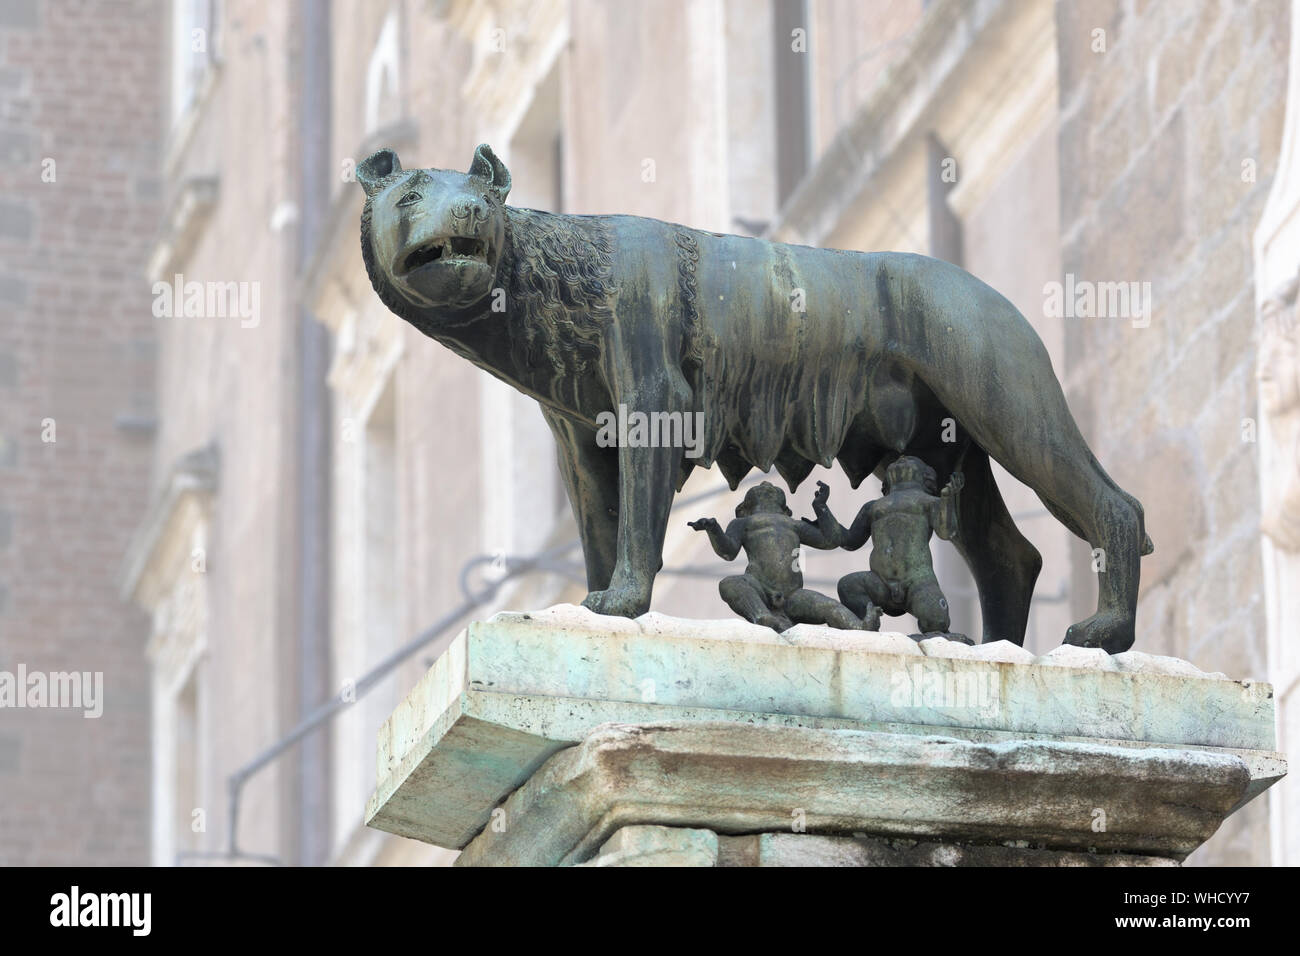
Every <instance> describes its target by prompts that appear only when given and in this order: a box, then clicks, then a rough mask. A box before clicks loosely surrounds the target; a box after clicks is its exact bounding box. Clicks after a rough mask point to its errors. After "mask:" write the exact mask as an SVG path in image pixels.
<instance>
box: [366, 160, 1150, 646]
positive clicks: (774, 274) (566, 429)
mask: <svg viewBox="0 0 1300 956" xmlns="http://www.w3.org/2000/svg"><path fill="white" fill-rule="evenodd" d="M357 180H358V182H360V184H361V186H362V187H363V188H364V189H365V193H366V200H365V208H364V211H363V212H362V216H361V251H362V256H363V257H364V260H365V264H366V269H367V271H368V273H369V276H370V281H371V283H372V285H373V286H374V289H375V291H376V293H378V295H379V297H380V299H381V300H382V301H383V302H384V304H385V305H386V306H388V308H389V309H391V310H392V311H393V312H395V313H396V314H397V315H399V316H400V317H402V318H403V319H405V320H406V321H408V322H410V323H411V324H412V325H414V326H415V327H416V328H418V329H419V330H420V331H421V332H423V333H424V334H426V335H428V336H430V337H432V338H434V339H437V340H438V341H439V342H441V343H442V344H443V345H445V346H447V347H448V348H450V349H451V350H452V351H454V352H456V353H457V354H459V355H461V356H463V357H464V358H467V359H469V360H470V361H471V362H473V363H474V364H476V365H478V366H479V367H480V368H483V369H486V370H487V371H488V372H490V373H491V374H493V375H495V376H496V377H497V378H500V379H502V380H504V381H506V382H509V383H510V384H511V385H513V386H514V387H515V388H517V389H519V390H520V391H521V392H523V393H524V394H526V395H530V396H531V397H533V398H535V399H536V400H537V402H538V403H539V404H540V405H541V408H542V413H543V415H544V416H545V418H546V421H547V422H548V424H549V425H550V427H551V430H552V432H554V434H555V439H556V441H557V443H558V450H559V461H560V468H561V471H562V472H563V476H564V482H565V485H566V487H567V489H568V494H569V500H570V502H571V503H572V505H573V510H574V513H575V516H576V518H577V522H578V528H579V532H580V534H581V537H582V546H583V553H584V556H585V559H586V566H587V584H588V587H589V588H590V592H591V593H589V594H588V595H587V598H586V600H585V602H584V603H585V604H586V605H587V607H589V608H591V609H592V610H595V611H598V612H600V613H603V614H618V615H624V616H636V615H639V614H642V613H644V612H645V611H646V610H648V609H649V606H650V592H651V588H652V587H653V584H654V577H655V574H656V573H657V572H658V571H659V569H660V567H661V566H662V556H661V555H662V550H663V541H664V531H665V528H666V526H667V522H668V512H669V509H670V507H671V505H672V500H673V495H674V493H675V491H676V490H677V489H680V488H681V486H682V484H683V482H684V481H685V479H686V477H687V475H688V474H689V472H690V470H691V469H692V468H694V467H696V466H701V467H708V466H709V465H711V464H714V463H716V464H717V465H718V467H719V469H720V470H721V471H722V473H723V475H724V476H725V477H726V479H727V481H728V482H729V483H730V484H731V486H732V487H733V488H734V487H736V485H737V483H738V482H739V481H740V480H741V478H743V477H744V476H745V474H746V473H747V472H748V471H749V470H750V469H751V468H758V469H759V470H761V471H768V470H769V469H770V468H771V467H772V466H773V465H775V466H776V469H777V471H778V472H779V473H780V474H781V476H782V477H783V478H784V479H785V481H786V483H787V484H788V485H789V486H790V488H791V490H792V491H793V490H794V489H796V488H797V487H798V485H799V483H800V482H801V481H802V480H803V479H804V478H806V477H807V476H808V474H809V473H810V472H811V471H812V469H813V468H814V466H816V465H822V466H824V467H828V468H829V467H831V465H832V463H833V462H834V461H839V463H840V465H841V467H842V468H843V469H844V471H845V473H846V474H847V475H848V477H849V479H850V480H851V481H852V483H853V485H854V486H855V487H856V486H857V485H858V484H859V483H860V482H861V481H862V480H863V479H864V478H865V477H866V476H867V475H869V474H872V473H873V472H875V473H877V474H883V472H884V469H885V468H886V467H888V465H889V464H890V463H891V462H893V461H894V460H895V459H897V458H898V457H899V456H902V455H908V456H915V457H917V458H920V459H921V460H923V461H924V462H926V463H927V464H928V465H930V466H931V467H932V468H933V469H934V470H935V472H936V476H937V480H938V483H939V485H940V486H943V485H944V484H946V483H947V482H948V480H949V479H950V478H951V477H952V475H953V473H954V471H956V470H958V469H960V471H961V472H962V474H963V475H964V479H965V488H964V490H963V492H962V495H961V504H960V513H959V515H958V521H959V524H960V526H961V529H962V533H961V535H960V536H959V537H958V538H957V539H956V541H955V542H954V543H955V544H956V545H957V547H958V548H959V550H960V552H961V554H962V555H963V557H964V558H965V560H966V562H967V564H969V566H970V569H971V573H972V574H973V576H974V578H975V583H976V586H977V587H978V589H979V595H980V605H981V608H982V612H983V620H984V635H983V639H984V640H985V641H991V640H999V639H1003V638H1005V639H1008V640H1011V641H1014V642H1016V643H1022V642H1023V640H1024V634H1025V625H1026V621H1027V617H1028V612H1029V601H1030V597H1031V595H1032V593H1033V589H1034V581H1035V579H1036V578H1037V576H1038V572H1039V569H1040V567H1041V565H1042V559H1041V557H1040V556H1039V554H1038V551H1037V550H1036V549H1035V548H1034V547H1033V545H1031V544H1030V543H1029V542H1028V541H1027V540H1025V538H1024V537H1023V536H1022V535H1021V534H1020V532H1019V531H1018V530H1017V529H1016V526H1015V524H1014V522H1013V521H1012V520H1011V515H1010V514H1008V512H1007V509H1006V506H1005V505H1004V504H1003V501H1002V497H1001V495H1000V494H999V493H998V489H997V486H996V484H995V483H994V480H993V473H992V471H991V470H990V466H989V458H990V457H992V458H994V459H996V460H997V461H998V462H1000V463H1001V464H1002V465H1003V466H1004V467H1005V468H1006V469H1007V471H1009V472H1010V473H1011V474H1012V475H1014V476H1015V477H1016V478H1018V479H1019V480H1021V481H1023V482H1024V483H1025V484H1026V485H1028V486H1029V487H1030V488H1032V489H1033V490H1034V491H1035V492H1036V493H1037V494H1038V496H1039V498H1041V499H1042V501H1043V504H1044V505H1045V506H1046V507H1047V509H1048V510H1049V511H1050V512H1051V513H1052V514H1053V515H1055V516H1056V518H1057V519H1058V520H1059V521H1061V522H1062V523H1063V524H1064V525H1065V526H1066V527H1067V528H1069V529H1070V531H1072V532H1073V533H1074V534H1076V535H1078V536H1079V537H1081V538H1083V539H1085V540H1086V541H1088V542H1089V543H1090V544H1091V545H1092V546H1093V547H1094V548H1100V549H1102V550H1103V551H1104V553H1105V559H1106V560H1105V569H1106V570H1105V572H1104V573H1102V574H1099V575H1098V591H1099V594H1098V602H1097V612H1096V613H1095V614H1093V615H1092V616H1091V617H1089V618H1087V619H1086V620H1083V621H1080V622H1079V623H1077V624H1074V625H1073V626H1072V627H1071V628H1070V629H1069V630H1068V632H1067V633H1066V637H1065V639H1066V641H1067V642H1069V643H1073V644H1081V645H1084V646H1087V647H1103V648H1105V649H1106V650H1108V651H1111V652H1112V653H1116V652H1119V651H1122V650H1125V649H1126V648H1128V647H1129V646H1131V645H1132V643H1133V637H1134V632H1133V623H1134V622H1133V619H1134V613H1135V610H1136V605H1137V593H1138V562H1139V556H1140V555H1141V554H1143V553H1146V552H1148V551H1149V550H1150V547H1151V545H1150V540H1149V539H1148V538H1147V537H1146V534H1145V531H1144V528H1143V516H1142V507H1141V505H1140V504H1139V503H1138V502H1137V500H1136V499H1134V498H1133V497H1132V496H1131V495H1128V494H1126V493H1125V492H1124V491H1123V490H1122V489H1121V488H1120V487H1119V486H1118V485H1116V484H1115V482H1114V481H1112V480H1111V478H1110V477H1109V476H1108V475H1107V474H1106V472H1105V471H1104V470H1103V469H1102V467H1101V465H1100V464H1098V463H1097V459H1096V458H1095V457H1094V456H1093V454H1092V452H1091V450H1090V449H1089V448H1088V445H1087V443H1086V442H1085V441H1084V439H1083V436H1082V435H1081V434H1080V433H1079V429H1078V426H1077V425H1076V424H1075V422H1074V419H1073V417H1072V416H1071V415H1070V410H1069V408H1068V407H1067V405H1066V402H1065V396H1064V394H1063V393H1062V392H1061V386H1060V384H1059V383H1058V382H1057V380H1056V376H1055V374H1053V372H1052V365H1051V362H1050V361H1049V359H1048V356H1047V351H1046V349H1045V348H1044V347H1043V343H1042V342H1041V341H1040V339H1039V338H1038V336H1037V334H1036V333H1035V332H1034V330H1033V329H1032V328H1031V327H1030V325H1029V323H1028V322H1027V321H1026V320H1025V318H1024V317H1023V316H1022V315H1021V314H1020V313H1019V312H1018V311H1016V309H1015V307H1014V306H1012V305H1011V303H1010V302H1008V301H1007V300H1006V299H1005V298H1003V297H1002V296H1001V295H999V294H998V293H997V292H995V291H994V290H993V289H991V288H989V286H987V285H985V284H984V283H983V282H981V281H979V280H978V279H976V278H975V277H974V276H972V275H970V274H969V273H967V272H964V271H963V270H961V269H959V268H957V267H956V266H953V265H950V264H948V263H946V262H942V261H940V260H937V259H930V258H927V257H925V256H919V255H909V254H901V253H889V252H883V253H860V252H845V251H840V250H836V249H814V248H810V247H807V246H795V245H785V244H782V243H776V242H768V241H765V240H762V239H753V238H743V237H740V236H728V235H719V234H717V233H710V232H702V231H700V230H697V229H688V228H686V227H685V226H679V225H673V224H671V223H666V222H660V221H658V220H655V219H644V218H639V217H636V216H571V215H560V214H556V213H547V212H537V211H534V210H529V209H517V208H512V207H508V206H506V205H505V200H506V196H507V194H508V193H509V191H510V173H509V171H508V170H507V169H506V167H505V165H504V164H503V163H502V162H501V161H500V160H499V159H498V158H497V157H496V155H495V154H494V153H493V152H492V150H491V148H489V147H488V146H486V145H483V146H480V147H478V149H477V150H476V151H475V153H474V159H473V162H472V163H471V165H470V168H469V172H468V173H461V172H456V171H452V170H441V169H411V170H404V169H402V166H401V163H400V162H399V161H398V158H397V155H396V154H395V153H393V152H392V151H391V150H388V149H381V150H379V151H378V152H376V153H375V154H374V155H372V156H370V157H369V158H368V159H366V160H365V161H364V162H363V163H361V164H360V165H359V166H358V167H357ZM620 406H624V407H625V408H626V409H631V410H633V411H639V412H642V413H661V414H662V413H667V414H669V415H671V414H674V413H675V414H677V415H687V414H693V413H699V414H700V415H701V416H702V421H703V428H704V434H703V442H702V445H700V446H698V447H697V448H694V449H692V451H698V452H699V454H698V456H697V457H688V455H687V454H686V449H684V448H683V447H681V443H680V442H679V443H677V445H676V446H673V445H671V444H669V445H667V446H665V444H664V443H662V442H653V441H651V442H633V441H625V442H622V443H620V444H619V446H618V447H605V445H606V444H608V443H606V442H601V441H598V440H597V434H598V417H599V416H601V415H602V413H609V412H610V411H611V410H614V409H619V408H620ZM947 419H951V420H952V421H953V422H955V427H952V426H950V427H947V428H945V424H946V421H945V420H947ZM945 439H948V440H945Z"/></svg>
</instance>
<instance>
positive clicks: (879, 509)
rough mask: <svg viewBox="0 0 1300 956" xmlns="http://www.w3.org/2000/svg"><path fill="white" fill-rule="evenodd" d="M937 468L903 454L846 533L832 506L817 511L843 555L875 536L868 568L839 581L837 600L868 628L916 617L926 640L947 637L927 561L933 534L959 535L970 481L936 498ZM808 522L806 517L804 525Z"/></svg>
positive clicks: (957, 478)
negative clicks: (962, 498)
mask: <svg viewBox="0 0 1300 956" xmlns="http://www.w3.org/2000/svg"><path fill="white" fill-rule="evenodd" d="M935 480H936V479H935V472H934V469H933V468H931V467H930V466H929V465H927V464H926V463H925V462H923V461H921V460H920V459H919V458H914V457H912V456H910V455H903V456H901V457H899V458H897V459H895V460H894V462H892V463H891V464H890V465H889V467H888V468H887V469H885V482H884V485H883V487H882V488H881V491H882V495H881V497H880V498H877V499H875V500H874V501H869V502H867V503H866V504H865V505H863V506H862V509H861V510H860V511H859V512H858V515H857V517H856V518H855V519H854V520H853V524H852V526H851V527H850V528H849V529H848V530H847V531H846V530H845V529H844V527H843V526H842V525H840V523H839V522H838V521H836V520H835V518H834V516H833V515H832V514H831V511H830V508H829V507H828V506H825V505H824V506H823V511H822V512H819V513H818V516H817V517H818V522H819V527H820V530H821V531H822V532H823V536H824V537H825V538H826V539H827V540H828V541H830V542H833V543H834V544H835V545H837V546H839V547H842V548H844V549H845V550H846V551H856V550H857V549H858V548H861V547H862V546H863V545H864V544H865V543H866V542H867V539H868V538H870V539H871V542H872V547H871V561H870V570H868V571H859V572H856V573H854V574H848V575H845V576H844V577H842V578H840V582H839V595H840V601H842V602H843V603H844V605H845V606H846V607H848V608H850V609H851V610H852V611H853V613H854V614H856V615H857V616H858V617H860V618H861V619H862V620H863V623H864V626H865V627H866V628H867V629H868V630H873V631H874V630H876V629H877V628H878V627H879V626H880V616H881V614H882V613H883V614H887V615H889V616H890V617H898V616H899V615H902V614H911V615H913V616H914V617H915V618H916V622H917V624H918V625H919V626H920V629H921V632H922V634H926V635H942V636H944V637H948V638H950V639H954V640H960V641H963V642H964V641H965V640H966V638H965V636H964V635H959V634H951V633H949V630H948V628H949V626H950V624H951V621H950V619H949V615H948V601H947V599H946V598H945V597H944V596H943V592H942V591H941V590H940V589H939V581H938V579H937V578H936V577H935V575H934V563H933V561H932V560H931V557H930V535H931V533H932V532H933V533H934V534H937V535H938V536H939V537H940V538H943V539H944V540H946V541H952V540H955V539H956V538H957V537H958V520H957V515H958V503H959V496H960V492H961V489H962V487H963V485H964V484H965V479H964V478H963V476H962V473H961V472H960V471H957V472H954V473H953V475H952V477H951V478H949V479H948V483H947V484H946V485H945V486H944V488H943V491H942V492H940V493H939V494H937V495H936V494H935V491H936V490H937V489H936V488H935ZM805 520H806V519H805Z"/></svg>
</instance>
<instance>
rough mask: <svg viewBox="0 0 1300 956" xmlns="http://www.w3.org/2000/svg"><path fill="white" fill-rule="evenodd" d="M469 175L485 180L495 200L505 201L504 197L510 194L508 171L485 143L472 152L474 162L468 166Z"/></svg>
mask: <svg viewBox="0 0 1300 956" xmlns="http://www.w3.org/2000/svg"><path fill="white" fill-rule="evenodd" d="M469 174H470V175H471V176H477V177H478V178H479V179H486V180H487V182H488V186H489V187H491V189H492V191H493V192H494V193H496V194H497V198H498V199H500V200H501V201H502V202H505V201H506V196H508V195H509V194H510V170H508V169H506V164H505V163H503V162H501V160H499V159H497V154H496V153H494V152H492V147H491V146H489V145H488V144H487V143H483V144H482V145H481V146H479V148H478V149H476V150H474V162H472V163H470V164H469Z"/></svg>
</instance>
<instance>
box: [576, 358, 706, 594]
mask: <svg viewBox="0 0 1300 956" xmlns="http://www.w3.org/2000/svg"><path fill="white" fill-rule="evenodd" d="M630 384H631V387H629V388H627V389H625V390H615V394H616V395H618V396H619V401H620V402H621V403H623V404H625V405H626V406H627V409H628V415H629V417H630V416H631V415H634V414H637V413H638V412H639V413H642V414H644V415H645V416H646V419H647V420H651V421H654V420H659V419H651V418H650V416H651V413H653V412H668V413H670V416H671V414H672V413H676V414H678V415H685V414H687V411H686V409H687V405H688V402H687V397H686V394H684V390H685V385H684V383H680V384H678V385H677V386H674V385H673V384H672V382H671V381H670V380H669V378H668V376H666V375H662V374H661V375H659V376H658V377H655V378H650V379H641V380H639V381H636V382H635V383H630ZM624 396H626V397H624ZM669 420H671V418H670V419H669ZM638 435H641V436H645V437H646V440H645V441H641V440H640V439H639V438H638V437H637V436H638ZM623 437H626V438H627V441H625V442H620V445H619V449H618V543H617V548H616V552H615V560H614V573H613V575H612V576H611V577H610V581H609V586H608V587H607V588H605V589H604V590H600V591H592V592H591V593H590V594H588V595H587V598H586V600H585V601H583V602H582V603H583V605H584V606H585V607H588V608H590V609H591V610H593V611H595V612H596V613H598V614H614V615H618V616H620V617H638V616H639V615H642V614H644V613H645V612H646V611H648V610H650V594H651V591H652V590H653V589H654V578H655V575H656V574H657V573H658V572H659V569H660V568H661V567H663V549H664V532H665V531H666V530H667V528H668V512H669V511H670V510H671V509H672V504H673V495H674V493H675V492H676V486H677V475H678V473H679V472H680V470H681V464H682V455H683V449H682V448H681V447H674V446H672V445H671V444H670V445H669V446H668V447H664V444H663V443H662V442H660V441H657V440H656V439H657V438H658V437H659V436H657V435H655V434H653V433H652V430H651V429H650V428H649V427H647V428H646V429H642V430H640V431H639V432H638V431H637V430H636V429H633V428H629V429H628V435H627V436H620V438H623Z"/></svg>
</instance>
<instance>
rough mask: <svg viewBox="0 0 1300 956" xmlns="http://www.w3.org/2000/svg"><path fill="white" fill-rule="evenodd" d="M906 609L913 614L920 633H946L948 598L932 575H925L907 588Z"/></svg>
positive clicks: (947, 625) (949, 622)
mask: <svg viewBox="0 0 1300 956" xmlns="http://www.w3.org/2000/svg"><path fill="white" fill-rule="evenodd" d="M907 609H908V611H910V612H911V613H912V614H913V615H915V617H916V623H917V624H918V625H919V626H920V628H921V633H922V634H932V633H934V632H936V631H942V632H944V633H947V631H948V627H949V625H950V624H951V621H950V619H949V617H948V600H947V598H945V597H944V596H943V592H942V591H941V590H939V582H938V581H936V580H935V579H934V577H933V576H927V577H925V578H923V579H921V580H920V581H918V582H916V583H915V584H913V585H912V586H911V587H910V588H908V589H907Z"/></svg>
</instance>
